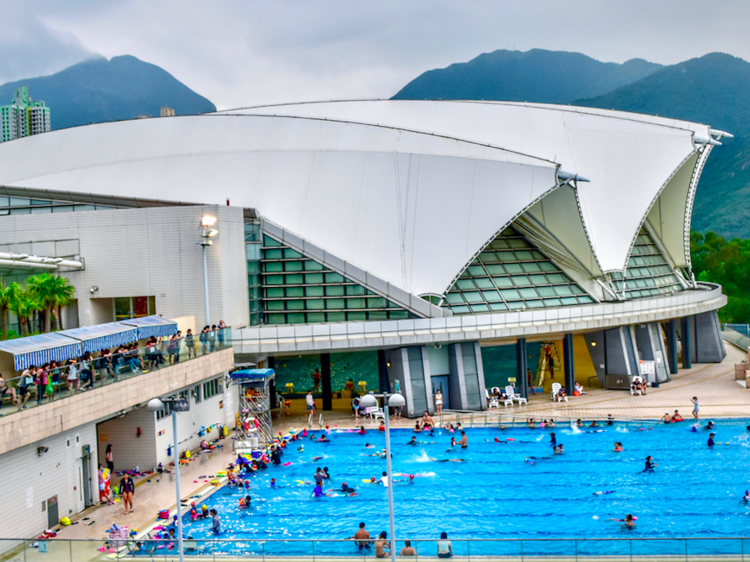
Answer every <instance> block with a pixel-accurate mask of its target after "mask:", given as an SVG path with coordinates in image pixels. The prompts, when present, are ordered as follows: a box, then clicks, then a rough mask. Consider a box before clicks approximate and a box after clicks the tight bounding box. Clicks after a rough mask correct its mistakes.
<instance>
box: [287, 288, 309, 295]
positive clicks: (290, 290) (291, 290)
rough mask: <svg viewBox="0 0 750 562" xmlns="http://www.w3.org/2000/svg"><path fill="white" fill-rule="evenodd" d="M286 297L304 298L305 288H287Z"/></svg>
mask: <svg viewBox="0 0 750 562" xmlns="http://www.w3.org/2000/svg"><path fill="white" fill-rule="evenodd" d="M286 296H287V297H304V296H305V288H304V287H287V290H286Z"/></svg>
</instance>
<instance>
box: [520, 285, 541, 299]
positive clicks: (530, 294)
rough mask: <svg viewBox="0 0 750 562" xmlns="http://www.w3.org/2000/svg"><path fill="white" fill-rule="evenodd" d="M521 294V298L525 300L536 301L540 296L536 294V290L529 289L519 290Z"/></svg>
mask: <svg viewBox="0 0 750 562" xmlns="http://www.w3.org/2000/svg"><path fill="white" fill-rule="evenodd" d="M518 292H519V293H521V296H522V297H523V298H525V299H535V298H537V297H538V296H539V295H538V294H537V292H536V289H532V288H528V289H519V290H518Z"/></svg>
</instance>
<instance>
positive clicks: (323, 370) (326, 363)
mask: <svg viewBox="0 0 750 562" xmlns="http://www.w3.org/2000/svg"><path fill="white" fill-rule="evenodd" d="M320 374H321V377H320V382H321V383H322V385H323V410H326V411H328V410H333V390H332V389H331V354H330V353H321V354H320Z"/></svg>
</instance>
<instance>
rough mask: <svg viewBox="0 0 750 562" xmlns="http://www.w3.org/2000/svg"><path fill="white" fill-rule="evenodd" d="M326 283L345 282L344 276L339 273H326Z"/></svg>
mask: <svg viewBox="0 0 750 562" xmlns="http://www.w3.org/2000/svg"><path fill="white" fill-rule="evenodd" d="M325 275H326V283H343V282H344V276H343V275H339V274H338V273H326V274H325Z"/></svg>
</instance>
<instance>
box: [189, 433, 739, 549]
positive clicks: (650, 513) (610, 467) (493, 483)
mask: <svg viewBox="0 0 750 562" xmlns="http://www.w3.org/2000/svg"><path fill="white" fill-rule="evenodd" d="M703 423H704V424H705V421H704V422H703ZM746 425H747V420H732V421H729V420H726V421H723V420H719V421H718V422H717V428H716V430H715V432H716V434H717V436H716V441H718V442H721V443H725V442H729V443H730V444H729V445H723V444H722V445H717V446H715V447H714V448H713V449H711V448H709V447H708V446H707V445H706V443H707V439H708V433H709V432H707V431H705V430H704V429H702V428H701V429H698V431H697V432H695V433H694V432H692V431H691V426H692V423H691V422H682V423H677V424H672V425H668V426H665V425H660V424H656V423H653V424H645V425H643V426H642V428H641V429H646V430H645V431H644V430H640V429H639V427H641V426H639V425H638V424H615V425H614V426H608V427H607V426H604V427H602V428H599V432H594V430H592V429H590V428H584V429H583V430H578V429H571V428H570V427H560V426H558V427H556V428H554V429H538V428H537V429H527V428H523V429H522V428H515V429H506V430H500V429H469V430H467V436H468V438H469V447H468V449H466V450H463V451H462V450H460V449H459V448H453V449H451V448H450V447H449V442H450V439H451V437H452V436H457V434H452V433H450V432H448V431H446V430H437V431H435V434H434V436H433V437H429V434H427V433H417V434H415V433H413V432H412V431H411V430H392V431H391V443H392V449H393V470H394V473H396V474H398V473H404V474H415V475H416V478H414V481H413V483H411V484H409V483H407V482H405V481H404V482H397V483H396V486H395V487H394V502H395V516H396V536H397V537H398V538H402V539H407V538H412V539H418V538H424V539H433V540H434V539H435V538H437V537H438V536H439V534H440V533H441V532H443V531H445V532H447V533H448V535H449V538H457V537H461V538H482V539H514V538H515V539H519V538H523V539H551V538H557V537H567V538H581V539H584V538H590V537H612V538H638V539H644V538H664V539H668V538H673V537H701V538H708V537H733V536H738V537H739V536H747V534H748V524H749V523H750V519H748V513H750V506H746V505H745V504H744V503H742V502H741V500H742V497H743V495H744V491H745V489H747V488H750V484H749V482H750V477H749V476H748V475H747V474H746V472H747V466H748V465H747V461H748V457H749V454H750V434H748V432H747V430H746V429H745V427H746ZM649 428H653V429H649ZM553 431H554V433H555V434H556V437H557V442H558V443H562V444H563V445H564V449H565V453H564V454H562V455H555V454H553V453H552V448H551V446H550V433H551V432H553ZM314 433H315V434H316V436H319V435H320V434H321V432H320V431H317V432H314ZM413 435H416V437H417V440H418V441H425V442H427V443H423V444H419V445H416V446H411V445H407V444H406V443H407V442H408V441H409V440H411V438H412V436H413ZM496 437H497V438H498V439H499V440H500V442H495V438H496ZM330 439H331V443H317V442H313V441H310V440H309V438H308V439H306V440H304V441H303V444H304V451H299V452H298V451H297V450H296V448H297V446H298V445H299V443H290V445H289V446H288V447H287V449H286V453H285V455H284V457H283V462H291V463H292V464H291V465H290V466H282V467H269V469H268V470H266V471H262V472H260V473H258V474H256V475H253V476H251V477H250V478H249V480H250V483H251V490H250V494H251V496H252V507H251V508H250V509H240V508H239V505H238V501H239V498H240V497H244V496H245V494H246V493H247V492H246V491H245V490H244V489H238V488H233V487H225V488H222V489H220V490H218V491H217V492H216V493H215V494H213V495H212V496H211V497H210V498H208V499H207V500H206V502H205V503H206V504H207V505H208V507H209V508H212V509H217V511H218V512H219V514H220V515H221V519H222V527H223V529H224V531H223V533H222V535H221V536H220V537H216V536H215V535H213V533H212V532H211V523H210V520H198V521H192V520H191V519H190V517H189V516H186V517H185V518H184V525H185V533H186V535H189V536H192V537H193V538H195V539H213V538H221V539H236V540H259V539H287V540H288V539H309V540H314V539H343V538H347V537H351V536H352V535H353V534H354V533H355V531H356V530H357V527H358V524H359V522H360V521H363V522H365V523H366V524H367V529H368V530H369V531H370V533H371V535H372V536H373V537H375V536H377V534H378V533H380V531H383V530H386V531H387V530H388V505H387V501H388V500H387V491H386V490H385V489H384V488H383V487H382V486H380V485H373V484H368V483H365V482H363V480H369V479H370V478H371V477H373V476H375V477H379V476H380V474H381V473H382V472H383V471H384V470H385V465H386V462H385V459H384V458H380V457H378V456H372V455H373V453H375V452H376V451H379V450H381V449H382V448H383V447H384V443H385V439H384V436H383V435H382V434H381V433H379V432H378V431H377V430H374V431H372V430H369V431H367V433H366V435H358V434H356V433H347V432H340V431H336V430H334V431H333V432H332V433H331V435H330ZM615 441H621V442H622V443H623V446H624V451H623V452H621V453H615V452H613V451H612V449H613V445H614V442H615ZM433 442H434V443H433ZM366 443H370V444H371V445H374V446H375V447H374V448H366V447H365V444H366ZM647 455H651V456H653V460H654V462H655V463H656V464H657V465H658V468H656V470H655V471H654V472H653V473H644V472H643V468H644V460H645V458H646V456H647ZM315 457H322V458H321V459H320V460H313V459H314V458H315ZM532 457H533V458H532ZM430 459H436V460H438V461H440V460H446V459H460V460H461V461H463V462H435V461H433V460H430ZM318 466H321V467H322V466H327V467H328V468H329V471H330V474H331V477H332V480H331V483H330V485H327V486H325V487H324V490H326V491H327V490H330V489H333V488H336V487H340V485H341V483H342V482H347V484H348V485H349V486H351V487H354V488H356V489H357V492H358V495H357V496H355V497H345V496H339V497H325V498H315V499H313V498H311V497H310V496H311V492H312V488H313V486H312V485H311V484H301V483H299V482H300V481H303V482H305V481H308V482H309V481H312V480H313V474H314V472H315V468H316V467H318ZM273 477H275V478H276V482H277V488H276V489H272V488H271V487H270V484H269V483H270V480H271V478H273ZM407 480H408V479H407ZM596 492H612V493H608V494H601V495H595V494H596ZM198 505H199V506H200V503H199V504H198ZM627 513H632V514H633V515H635V516H636V517H637V518H638V521H637V526H636V528H635V529H633V530H627V529H625V528H623V527H622V525H621V524H620V523H619V522H615V521H610V520H609V519H610V518H613V519H622V518H624V517H625V515H626V514H627ZM747 543H748V544H746V545H744V546H745V547H750V541H747ZM640 544H641V545H642V546H637V548H641V549H644V552H648V553H671V554H674V553H682V552H683V551H684V549H685V545H683V544H682V543H681V542H680V543H679V544H678V543H677V541H675V542H672V541H653V542H649V543H640ZM524 545H525V546H524V548H526V554H527V555H529V554H531V553H532V551H533V552H538V553H540V554H551V553H557V554H560V555H563V554H564V555H569V554H572V549H573V545H567V544H563V543H551V542H524ZM627 545H628V543H627V541H624V542H620V543H603V542H596V543H587V542H582V543H579V544H578V545H576V549H578V550H579V551H580V552H579V553H580V554H582V555H585V554H587V553H590V554H603V553H608V554H614V553H620V551H626V550H627V549H628V546H627ZM205 548H209V549H210V550H212V551H215V550H217V549H222V550H225V551H233V552H246V553H248V554H252V553H255V554H258V553H259V552H260V550H261V548H262V549H263V550H264V552H265V554H267V555H273V554H279V555H281V554H284V555H289V554H309V553H310V548H311V546H310V544H306V543H297V542H290V543H277V542H267V543H266V544H265V545H262V546H261V545H259V544H257V543H234V544H225V545H222V546H219V545H218V543H213V544H212V545H211V546H210V547H205ZM315 548H318V549H319V553H321V554H322V553H326V554H353V553H354V551H355V550H356V549H355V547H354V545H353V544H352V543H346V544H342V543H333V544H332V543H329V544H326V543H318V544H317V545H316V547H315ZM398 548H399V549H400V545H399V546H398ZM425 548H426V549H429V550H430V554H432V550H434V542H433V543H432V544H431V545H430V546H429V547H428V546H425ZM467 548H470V549H471V553H472V554H474V553H476V554H481V553H486V554H489V553H496V554H518V550H519V545H518V543H511V542H505V543H498V542H495V543H474V544H472V545H471V546H470V547H469V546H462V545H459V544H457V543H454V550H456V551H457V554H459V553H461V552H464V553H465V551H466V549H467ZM740 548H742V546H741V545H739V544H734V543H733V542H730V541H701V542H697V541H696V542H695V544H694V545H693V544H691V545H690V550H691V551H693V552H695V551H696V550H700V551H705V552H706V553H715V554H718V553H729V552H730V551H731V552H732V553H733V552H735V551H737V552H739V549H740Z"/></svg>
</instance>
